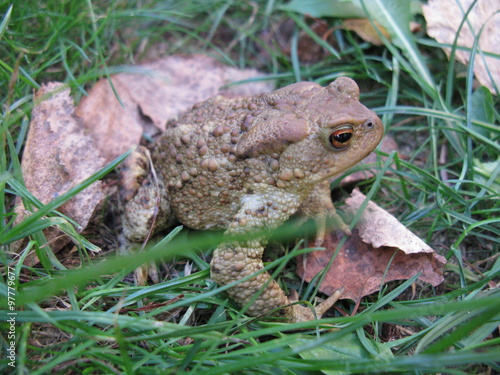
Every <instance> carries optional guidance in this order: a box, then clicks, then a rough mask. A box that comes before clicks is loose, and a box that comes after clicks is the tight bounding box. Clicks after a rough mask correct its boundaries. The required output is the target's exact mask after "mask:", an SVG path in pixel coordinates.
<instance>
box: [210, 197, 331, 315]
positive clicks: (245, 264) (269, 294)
mask: <svg viewBox="0 0 500 375" xmlns="http://www.w3.org/2000/svg"><path fill="white" fill-rule="evenodd" d="M269 202H271V200H269V199H268V198H263V197H262V196H252V197H247V199H246V200H245V201H244V205H243V207H242V209H240V211H239V212H238V214H237V215H236V216H235V218H234V220H233V222H232V224H231V225H230V226H229V228H228V229H227V230H226V232H225V236H227V237H229V236H234V235H238V234H239V235H246V236H248V234H249V233H255V232H257V231H258V229H259V228H266V229H272V228H274V227H276V226H278V225H279V224H281V223H282V222H283V221H284V220H286V218H287V216H288V212H283V211H281V210H280V209H279V208H277V207H280V205H277V204H272V203H269ZM258 236H259V237H258V238H257V239H250V240H234V241H231V240H229V241H227V242H224V243H222V244H221V245H219V247H218V248H217V249H216V250H215V252H214V254H213V258H212V262H211V276H212V279H213V280H214V281H215V282H216V283H217V284H219V285H221V286H223V285H227V284H229V283H232V282H234V281H237V280H241V279H242V278H244V277H247V276H250V275H252V274H255V273H256V272H258V271H261V270H262V269H263V268H264V265H263V263H262V254H263V252H264V244H265V243H266V237H267V236H265V235H264V236H263V235H262V234H261V233H258ZM228 293H229V295H230V296H231V298H232V299H234V300H235V301H236V302H237V303H238V304H240V305H242V306H244V305H246V304H247V303H249V302H250V300H252V298H253V297H254V296H255V295H256V294H257V295H258V297H257V298H256V299H255V300H254V301H253V303H252V304H251V305H250V306H249V307H248V310H247V313H248V314H249V315H251V316H258V315H265V314H268V313H270V312H271V311H272V310H275V309H279V310H277V312H276V313H275V314H274V315H276V316H281V317H284V318H286V319H287V320H288V321H290V322H298V321H307V320H313V319H315V318H320V317H321V315H322V314H323V313H324V312H325V311H327V310H328V309H329V308H330V307H331V306H333V304H334V303H335V302H336V301H337V299H338V296H335V295H334V296H332V297H330V298H328V299H327V300H326V301H324V302H322V303H321V304H319V305H318V306H316V307H315V309H314V310H313V309H311V308H309V307H306V306H302V305H298V304H293V305H292V302H294V301H291V300H289V298H288V297H287V296H286V295H285V293H284V292H283V290H282V289H281V288H280V287H279V285H278V284H277V283H276V281H274V280H271V276H270V275H269V273H267V272H261V273H259V274H258V275H255V276H253V277H252V278H250V279H249V280H246V281H244V282H241V283H239V284H237V285H236V286H234V287H232V288H230V289H229V290H228Z"/></svg>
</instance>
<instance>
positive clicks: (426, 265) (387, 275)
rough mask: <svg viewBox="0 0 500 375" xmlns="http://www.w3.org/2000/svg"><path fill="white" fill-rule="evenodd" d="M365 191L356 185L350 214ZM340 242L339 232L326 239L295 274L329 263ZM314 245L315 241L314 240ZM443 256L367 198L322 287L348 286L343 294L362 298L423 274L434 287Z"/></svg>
mask: <svg viewBox="0 0 500 375" xmlns="http://www.w3.org/2000/svg"><path fill="white" fill-rule="evenodd" d="M364 199H365V196H364V195H363V194H361V193H360V192H359V191H358V190H357V189H355V190H354V191H353V193H352V195H351V198H348V199H347V200H346V209H345V211H346V214H347V215H350V216H354V214H355V213H356V212H357V211H358V210H359V207H360V206H361V204H362V203H363V201H364ZM338 243H339V240H338V239H337V237H336V235H335V234H330V236H327V238H326V239H325V242H324V243H323V246H324V247H325V248H326V250H324V251H321V250H318V251H313V252H311V253H308V254H307V257H305V258H303V259H302V261H299V262H298V267H297V273H298V275H299V276H300V277H302V278H303V279H304V280H306V281H307V282H310V281H311V280H312V279H313V278H314V276H316V274H317V273H318V272H320V271H322V270H323V269H324V268H325V267H326V266H327V264H328V263H329V261H330V259H331V257H332V256H333V254H334V252H335V249H336V247H337V245H338ZM311 245H312V246H314V245H313V244H311ZM445 263H446V261H445V258H444V257H442V256H440V255H438V254H436V253H435V252H434V250H432V249H431V248H430V247H429V246H428V245H427V244H425V243H424V242H423V241H422V240H420V239H419V238H418V237H417V236H416V235H414V234H413V233H411V232H410V231H409V230H408V229H406V227H404V226H403V225H402V224H401V223H399V221H397V219H396V218H394V216H392V215H391V214H389V213H388V212H387V211H385V210H383V209H382V208H380V207H379V206H377V205H376V204H375V203H373V202H369V203H368V206H367V207H366V209H365V210H364V212H363V214H362V216H361V218H360V219H359V221H358V223H357V224H356V227H355V228H354V230H353V233H352V236H350V237H349V238H348V239H347V241H346V242H345V244H344V245H343V246H342V248H341V249H340V251H339V253H338V254H337V256H336V257H335V260H334V262H333V264H332V266H331V267H330V270H329V272H328V273H327V274H326V276H325V278H324V279H323V283H322V284H321V286H320V288H319V289H320V291H322V292H323V293H325V294H327V295H331V294H333V293H334V292H335V290H337V289H340V288H342V287H343V288H344V291H343V293H342V296H341V299H351V300H353V301H355V302H356V303H359V301H360V300H361V298H362V297H364V296H367V295H369V294H371V293H374V292H376V291H378V290H380V288H381V286H382V285H383V284H384V283H386V282H388V281H392V280H405V279H409V278H411V277H413V276H415V275H416V274H418V273H420V276H419V279H420V280H422V281H424V282H428V283H430V284H432V285H433V286H436V285H438V284H440V283H441V282H442V281H443V269H444V265H445Z"/></svg>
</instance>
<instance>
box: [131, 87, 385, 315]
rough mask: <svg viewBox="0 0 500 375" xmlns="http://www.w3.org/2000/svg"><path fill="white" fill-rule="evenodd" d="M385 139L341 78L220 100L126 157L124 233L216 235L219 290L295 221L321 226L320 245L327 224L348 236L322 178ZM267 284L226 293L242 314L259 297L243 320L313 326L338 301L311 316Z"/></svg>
mask: <svg viewBox="0 0 500 375" xmlns="http://www.w3.org/2000/svg"><path fill="white" fill-rule="evenodd" d="M383 132H384V128H383V125H382V123H381V121H380V119H379V118H378V117H377V116H376V115H375V113H374V112H373V111H371V110H369V109H367V108H366V107H365V106H363V105H362V104H361V103H360V102H359V88H358V86H357V84H356V83H355V82H354V81H353V80H352V79H350V78H347V77H341V78H337V79H336V80H335V81H333V82H332V83H330V84H329V85H328V86H327V87H321V86H320V85H318V84H316V83H312V82H300V83H296V84H292V85H290V86H287V87H284V88H282V89H279V90H276V91H274V92H272V93H269V94H261V95H257V96H254V97H243V98H232V99H227V98H224V97H221V96H217V97H214V98H212V99H209V100H207V101H205V102H202V103H199V104H196V105H195V106H194V107H193V108H192V110H190V111H189V112H187V113H186V114H184V115H183V116H181V117H180V118H178V119H177V120H175V121H170V122H169V123H168V124H167V130H166V131H165V133H164V134H163V135H162V136H161V138H160V139H159V140H158V141H156V143H155V144H154V145H153V146H152V148H151V153H150V155H151V156H150V158H149V156H148V155H149V154H148V151H147V150H146V149H145V148H139V149H138V150H137V151H136V152H135V153H134V154H133V156H132V157H131V158H129V161H128V172H127V173H126V174H125V175H124V176H125V177H124V179H123V189H122V190H123V197H124V201H125V213H124V218H123V231H124V234H125V236H126V238H128V239H129V240H131V241H142V240H143V239H144V238H145V237H146V236H147V235H148V232H150V230H151V227H152V226H153V225H154V228H153V230H154V232H158V231H160V230H162V229H164V228H167V227H168V226H171V225H173V223H174V222H175V221H179V222H181V223H182V224H184V225H186V226H187V227H190V228H193V229H203V230H206V229H218V230H221V229H222V230H224V239H223V241H222V243H221V244H220V245H218V247H217V249H216V250H215V251H214V254H213V258H212V261H211V277H212V279H213V280H214V281H215V282H216V283H217V284H218V285H220V286H222V285H227V284H229V283H232V282H234V281H237V280H240V279H242V278H244V277H246V276H249V275H253V274H254V273H256V272H258V271H259V270H262V268H263V263H262V254H263V251H264V247H265V245H266V242H267V240H268V238H269V235H270V232H271V231H272V230H273V229H275V228H277V227H278V226H280V225H281V224H283V223H284V222H285V221H286V220H287V219H288V218H289V217H290V216H291V215H292V214H294V213H296V212H299V213H302V214H305V215H307V216H311V217H313V218H315V219H316V220H317V222H318V223H320V225H319V229H318V231H319V233H320V234H319V235H318V238H319V239H321V236H322V233H324V225H325V222H326V221H327V219H333V221H334V222H335V223H336V225H337V227H339V228H340V229H341V230H343V231H344V232H348V227H347V226H346V225H345V224H343V222H342V220H341V219H340V218H339V216H338V215H337V213H336V212H335V208H334V206H333V203H332V201H331V196H330V189H329V183H328V179H329V178H331V177H332V176H335V175H337V174H339V173H341V172H343V171H345V170H346V169H348V168H350V167H352V166H353V165H355V164H356V163H358V162H359V161H360V160H362V159H363V158H364V157H365V156H367V155H368V154H369V153H370V152H371V151H372V150H373V149H375V147H377V145H378V144H379V142H380V140H381V139H382V136H383ZM150 161H152V162H150ZM154 171H156V173H154ZM155 213H157V215H156V216H155ZM153 217H155V220H153ZM153 222H154V224H153ZM252 233H256V236H254V237H252V238H250V239H249V238H248V235H249V234H252ZM236 235H245V236H247V237H246V238H245V239H241V240H238V239H237V238H235V236H236ZM270 278H271V277H270V275H269V274H268V273H267V272H261V273H258V274H256V275H255V276H253V277H252V278H250V279H248V280H246V281H243V282H241V283H239V284H237V285H236V286H234V287H232V288H230V289H229V290H228V293H229V295H230V296H231V297H232V299H233V300H235V301H236V302H237V303H238V304H240V305H242V306H243V305H246V304H247V303H249V301H251V300H252V298H253V297H254V296H255V295H258V297H257V298H256V299H255V300H254V301H253V302H252V303H251V304H250V305H249V307H248V310H247V313H248V314H249V315H252V316H259V315H261V314H269V313H271V312H272V313H273V314H275V315H278V316H282V317H284V318H286V319H287V320H288V321H290V322H297V321H304V320H312V319H315V318H316V317H318V318H319V317H320V316H321V315H322V313H324V311H326V310H327V309H328V308H329V307H331V305H332V304H333V303H334V302H335V300H334V298H333V297H330V299H327V300H326V301H324V302H322V303H321V304H319V305H318V306H316V307H315V310H313V309H312V308H309V307H306V306H302V305H300V304H294V303H292V300H290V299H289V298H288V297H287V296H286V295H285V293H284V292H283V290H282V289H281V288H280V287H279V285H278V284H277V283H276V282H275V281H274V280H270ZM259 293H260V294H259Z"/></svg>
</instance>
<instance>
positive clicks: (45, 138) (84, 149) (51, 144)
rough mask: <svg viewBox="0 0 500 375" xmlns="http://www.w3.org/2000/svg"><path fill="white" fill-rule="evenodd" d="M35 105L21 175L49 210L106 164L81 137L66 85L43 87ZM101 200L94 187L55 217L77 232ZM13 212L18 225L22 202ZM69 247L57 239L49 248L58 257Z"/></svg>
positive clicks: (55, 233)
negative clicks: (74, 225)
mask: <svg viewBox="0 0 500 375" xmlns="http://www.w3.org/2000/svg"><path fill="white" fill-rule="evenodd" d="M37 101H39V103H38V104H36V105H35V107H34V109H33V112H32V117H31V122H30V130H29V132H28V138H27V141H26V144H25V148H24V153H23V160H22V171H23V177H24V182H25V185H26V188H27V189H28V190H29V191H30V192H31V193H32V194H33V195H34V196H35V197H36V198H38V200H40V201H41V202H42V203H43V204H47V203H49V202H50V201H51V200H52V199H54V197H56V196H59V195H61V194H63V193H65V192H67V191H68V190H69V189H71V188H73V187H74V186H76V185H78V184H79V183H80V182H82V181H83V180H85V179H86V178H88V177H90V176H91V175H92V174H93V173H95V172H97V171H98V170H99V169H101V168H102V167H103V166H104V159H103V158H101V157H100V155H99V151H98V150H97V149H96V147H95V144H94V142H93V140H92V139H91V138H90V137H89V136H87V135H86V134H85V129H84V128H83V126H82V123H81V120H80V119H79V118H78V117H77V116H76V115H75V113H74V110H75V108H74V105H73V99H72V98H71V96H70V90H69V89H68V88H65V86H64V84H62V83H48V84H46V85H43V86H42V87H41V88H40V90H38V91H37V93H36V95H35V102H37ZM103 197H104V194H103V193H102V191H101V183H100V182H96V183H94V184H92V185H91V186H89V187H88V188H87V189H85V190H84V191H82V192H81V193H79V194H77V195H76V196H75V197H74V198H73V199H71V200H70V201H69V202H67V203H65V204H64V205H62V206H61V207H59V208H58V211H59V212H61V213H63V214H64V215H66V216H68V217H71V218H72V219H73V220H74V221H76V222H77V223H78V224H79V225H80V228H78V229H79V230H81V229H82V228H84V227H85V226H86V225H87V223H88V221H89V220H90V217H91V216H92V214H93V212H94V209H95V208H96V206H97V205H98V204H99V202H100V201H101V200H102V198H103ZM15 212H16V213H17V214H18V216H17V219H16V223H19V222H21V221H22V219H23V218H24V217H25V215H26V214H27V213H26V211H25V208H24V205H23V203H22V201H21V199H17V201H16V209H15ZM61 234H62V233H61V232H60V231H59V230H57V229H56V228H48V229H46V230H45V235H46V237H47V239H48V240H51V239H54V238H56V237H59V236H61ZM69 241H70V239H69V237H67V236H62V237H59V239H58V241H57V242H56V243H52V249H53V250H54V251H57V250H58V249H60V248H61V247H62V246H64V245H65V244H66V243H68V242H69ZM33 261H35V260H33ZM28 263H31V262H30V261H28Z"/></svg>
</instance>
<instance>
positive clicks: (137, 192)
mask: <svg viewBox="0 0 500 375" xmlns="http://www.w3.org/2000/svg"><path fill="white" fill-rule="evenodd" d="M120 199H121V204H122V217H121V218H122V230H123V236H122V237H123V238H122V241H121V242H122V244H121V251H122V252H128V251H130V250H139V251H140V249H141V248H142V247H141V243H143V242H144V241H147V240H148V239H149V237H150V236H151V235H152V234H154V233H156V232H159V231H161V230H162V229H166V228H168V227H169V226H171V225H172V224H173V223H174V215H173V213H172V210H171V208H170V203H169V199H168V196H167V194H166V190H165V188H164V186H163V183H162V181H161V179H157V178H156V175H155V173H154V168H153V166H152V162H151V157H150V155H149V150H148V149H146V148H145V147H141V146H139V147H138V148H137V149H136V150H135V151H134V152H132V154H131V155H130V156H129V157H128V158H127V159H126V161H125V163H124V167H123V168H122V170H121V181H120ZM148 268H149V269H148ZM148 275H149V276H150V277H151V278H152V279H153V281H154V282H156V283H157V282H159V280H158V277H157V276H156V267H155V266H154V265H149V266H148V265H143V266H141V267H139V268H137V269H136V270H135V272H134V277H135V281H136V283H137V285H144V284H145V283H146V280H147V277H148Z"/></svg>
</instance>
